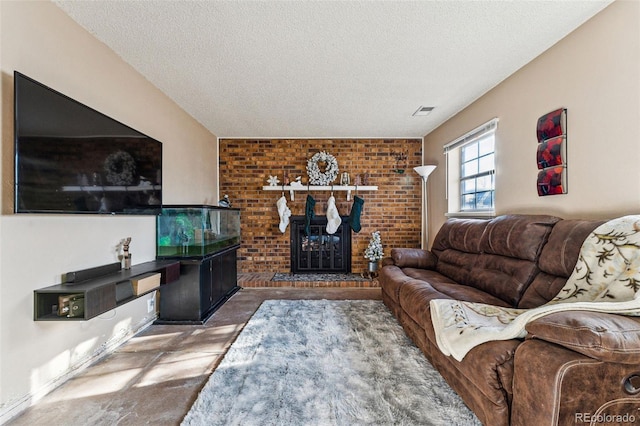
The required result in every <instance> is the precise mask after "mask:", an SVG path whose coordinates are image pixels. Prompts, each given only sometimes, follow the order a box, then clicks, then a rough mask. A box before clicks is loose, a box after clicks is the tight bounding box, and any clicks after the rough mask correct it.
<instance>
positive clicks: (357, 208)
mask: <svg viewBox="0 0 640 426" xmlns="http://www.w3.org/2000/svg"><path fill="white" fill-rule="evenodd" d="M363 204H364V200H363V199H362V198H360V197H358V196H357V195H356V196H354V197H353V206H352V207H351V214H349V223H350V224H351V229H353V231H354V232H360V229H362V226H361V225H360V215H361V214H362V205H363Z"/></svg>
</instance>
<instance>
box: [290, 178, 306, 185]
mask: <svg viewBox="0 0 640 426" xmlns="http://www.w3.org/2000/svg"><path fill="white" fill-rule="evenodd" d="M291 186H298V187H302V186H303V185H302V176H298V177H297V178H296V180H295V181H293V182H291Z"/></svg>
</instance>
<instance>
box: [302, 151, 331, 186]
mask: <svg viewBox="0 0 640 426" xmlns="http://www.w3.org/2000/svg"><path fill="white" fill-rule="evenodd" d="M319 162H324V163H326V164H327V166H326V168H325V170H324V173H323V172H321V171H320V167H319V166H318V163H319ZM307 174H308V175H309V183H310V184H311V185H329V184H330V183H331V182H333V181H334V180H336V177H338V161H337V160H336V157H334V156H333V155H331V154H329V153H326V152H319V153H317V154H315V155H314V156H313V157H311V158H310V159H309V161H307Z"/></svg>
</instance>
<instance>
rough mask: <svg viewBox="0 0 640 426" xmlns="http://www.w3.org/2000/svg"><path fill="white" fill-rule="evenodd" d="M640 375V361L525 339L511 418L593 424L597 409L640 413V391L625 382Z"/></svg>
mask: <svg viewBox="0 0 640 426" xmlns="http://www.w3.org/2000/svg"><path fill="white" fill-rule="evenodd" d="M639 376H640V366H638V365H637V364H636V365H632V364H621V363H612V362H603V361H598V360H596V359H593V358H590V357H587V356H585V355H582V354H579V353H577V352H575V351H572V350H569V349H567V348H565V347H562V346H559V345H555V344H553V343H549V342H546V341H544V340H537V339H528V340H525V341H524V342H523V343H521V344H520V345H519V346H518V348H517V349H516V353H515V356H514V380H513V403H512V405H511V421H510V424H511V425H512V426H528V425H541V426H557V425H588V424H594V423H593V422H591V421H590V420H592V419H594V418H595V416H596V415H602V416H625V415H626V416H627V417H629V416H630V415H634V416H636V419H637V416H638V407H640V393H638V392H637V391H634V390H632V389H627V387H626V386H625V384H626V383H627V382H632V383H635V382H636V380H637V378H638V377H639ZM613 418H614V419H615V418H622V417H613ZM614 423H615V424H621V423H617V422H615V420H613V422H612V423H611V424H614ZM597 424H602V423H601V422H597ZM629 424H632V423H629ZM633 424H635V423H633Z"/></svg>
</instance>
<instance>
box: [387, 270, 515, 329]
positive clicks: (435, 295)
mask: <svg viewBox="0 0 640 426" xmlns="http://www.w3.org/2000/svg"><path fill="white" fill-rule="evenodd" d="M402 272H403V273H404V274H406V275H407V276H408V277H411V278H412V279H411V280H405V281H404V282H403V284H402V286H401V287H400V289H399V292H398V301H399V303H400V306H401V307H402V309H403V310H404V311H405V312H406V313H407V314H408V315H409V316H410V317H411V318H412V319H413V321H415V322H416V323H418V324H419V325H420V326H421V327H426V325H427V324H430V323H431V311H430V304H429V302H430V301H431V300H434V299H455V300H467V301H473V302H479V303H487V304H490V305H499V306H508V305H507V304H506V303H505V302H504V301H502V300H500V299H498V298H496V297H494V296H492V295H490V294H488V293H485V292H483V291H481V290H478V289H477V288H473V287H469V286H465V285H460V284H458V283H456V282H455V281H453V280H451V279H450V278H448V277H446V276H444V275H441V274H439V273H438V272H436V271H428V270H424V269H414V268H404V269H403V270H402Z"/></svg>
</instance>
